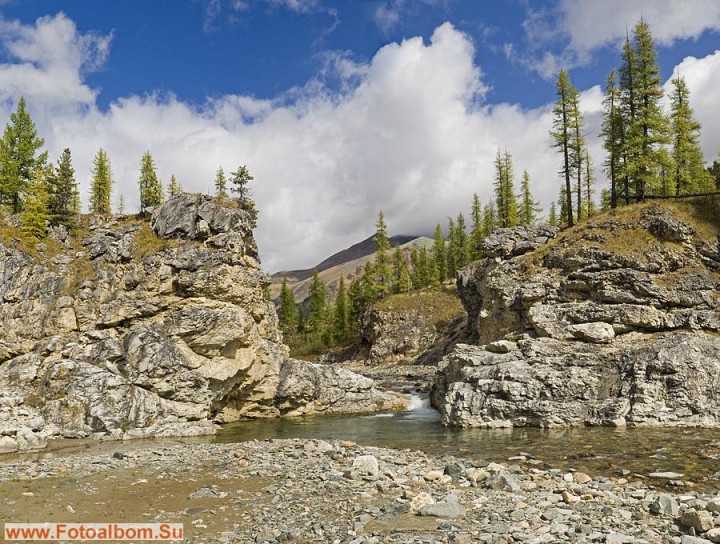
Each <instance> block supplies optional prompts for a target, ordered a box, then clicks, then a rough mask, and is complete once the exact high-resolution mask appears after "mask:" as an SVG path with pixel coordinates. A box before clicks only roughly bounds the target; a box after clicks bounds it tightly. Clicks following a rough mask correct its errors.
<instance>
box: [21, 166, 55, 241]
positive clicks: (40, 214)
mask: <svg viewBox="0 0 720 544" xmlns="http://www.w3.org/2000/svg"><path fill="white" fill-rule="evenodd" d="M26 192H27V195H26V197H25V203H24V204H25V205H24V207H23V211H22V213H21V214H20V231H21V232H22V233H23V234H24V235H25V236H27V237H28V238H30V239H31V240H35V241H38V240H42V239H43V238H45V236H46V235H47V226H48V221H49V215H48V209H47V191H46V182H45V171H44V170H43V169H41V168H38V169H37V170H36V171H35V176H34V179H33V181H32V183H31V184H30V185H29V186H28V187H27V191H26Z"/></svg>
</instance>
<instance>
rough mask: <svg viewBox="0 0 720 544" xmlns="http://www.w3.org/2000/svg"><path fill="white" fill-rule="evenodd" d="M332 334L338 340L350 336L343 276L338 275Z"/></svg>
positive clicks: (348, 309) (348, 310)
mask: <svg viewBox="0 0 720 544" xmlns="http://www.w3.org/2000/svg"><path fill="white" fill-rule="evenodd" d="M333 326H334V336H335V338H337V339H338V340H340V341H344V340H347V338H348V337H349V336H350V305H349V304H348V295H347V292H346V291H345V278H344V277H343V276H340V285H339V286H338V292H337V295H336V296H335V316H334V321H333Z"/></svg>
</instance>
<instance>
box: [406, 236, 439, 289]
mask: <svg viewBox="0 0 720 544" xmlns="http://www.w3.org/2000/svg"><path fill="white" fill-rule="evenodd" d="M410 261H411V263H412V275H411V276H410V280H411V283H412V287H413V288H415V289H424V288H425V287H428V286H429V285H430V284H431V283H438V279H437V277H436V275H435V274H434V266H432V259H431V258H430V255H429V253H428V250H427V247H425V246H422V247H420V248H413V251H412V254H411V255H410Z"/></svg>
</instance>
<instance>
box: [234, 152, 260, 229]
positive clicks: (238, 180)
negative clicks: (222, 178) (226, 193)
mask: <svg viewBox="0 0 720 544" xmlns="http://www.w3.org/2000/svg"><path fill="white" fill-rule="evenodd" d="M254 179H255V178H254V177H252V176H251V175H250V171H249V170H248V169H247V166H245V165H243V166H239V167H238V169H237V170H236V171H235V172H233V173H232V174H231V175H230V191H231V192H233V193H235V194H236V195H237V196H236V199H237V202H238V204H239V205H240V208H242V209H243V210H245V211H246V212H247V213H248V214H249V216H250V224H251V226H252V227H253V228H255V227H256V226H257V218H258V211H257V208H256V207H255V202H254V201H253V200H252V199H251V198H250V194H251V192H250V187H248V184H249V183H250V182H251V181H252V180H254Z"/></svg>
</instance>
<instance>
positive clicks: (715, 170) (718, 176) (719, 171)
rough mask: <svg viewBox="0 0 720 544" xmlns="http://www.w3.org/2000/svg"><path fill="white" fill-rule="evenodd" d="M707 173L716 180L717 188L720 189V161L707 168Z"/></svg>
mask: <svg viewBox="0 0 720 544" xmlns="http://www.w3.org/2000/svg"><path fill="white" fill-rule="evenodd" d="M707 173H708V174H710V177H712V178H713V179H714V180H715V187H716V188H717V189H720V161H717V160H715V161H713V163H712V165H711V166H708V167H707Z"/></svg>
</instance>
